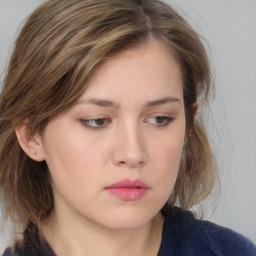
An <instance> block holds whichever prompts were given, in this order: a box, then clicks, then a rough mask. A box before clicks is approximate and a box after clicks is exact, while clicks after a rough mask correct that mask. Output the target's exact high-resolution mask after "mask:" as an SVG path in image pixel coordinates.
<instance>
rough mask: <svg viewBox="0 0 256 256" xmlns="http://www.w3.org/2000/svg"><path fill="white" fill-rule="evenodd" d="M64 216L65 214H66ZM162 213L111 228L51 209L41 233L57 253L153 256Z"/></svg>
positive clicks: (158, 239)
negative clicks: (127, 226) (138, 224)
mask: <svg viewBox="0 0 256 256" xmlns="http://www.w3.org/2000/svg"><path fill="white" fill-rule="evenodd" d="M65 217H66V216H65ZM162 228H163V216H162V214H161V213H159V214H157V215H156V216H155V217H154V218H153V219H151V221H150V222H148V223H146V224H145V225H143V226H142V227H139V228H136V229H128V230H113V229H108V228H105V227H102V226H98V225H97V224H94V223H88V222H87V223H81V222H79V223H78V222H77V223H76V222H75V221H74V219H72V221H68V220H67V219H66V218H65V221H64V218H63V217H60V216H56V213H53V215H52V218H51V221H50V222H49V223H48V224H47V225H45V226H43V227H42V233H43V235H44V237H45V239H46V241H47V242H48V244H49V245H50V246H51V248H52V249H53V251H54V252H55V254H56V255H61V256H65V255H77V256H80V255H81V256H82V255H95V256H98V255H105V256H117V255H118V256H119V255H122V256H126V255H129V256H130V255H134V256H137V255H138V256H143V255H147V256H156V255H157V253H158V251H159V248H160V244H161V238H162Z"/></svg>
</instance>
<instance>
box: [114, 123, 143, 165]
mask: <svg viewBox="0 0 256 256" xmlns="http://www.w3.org/2000/svg"><path fill="white" fill-rule="evenodd" d="M117 130H118V131H117V137H116V145H117V146H116V150H115V152H114V161H115V163H116V164H118V165H127V166H129V167H136V166H142V165H144V164H145V162H146V158H147V157H146V148H145V141H144V135H143V131H142V129H141V127H140V125H139V124H138V123H137V122H134V121H131V120H130V121H126V122H122V123H121V124H120V125H119V126H118V128H117Z"/></svg>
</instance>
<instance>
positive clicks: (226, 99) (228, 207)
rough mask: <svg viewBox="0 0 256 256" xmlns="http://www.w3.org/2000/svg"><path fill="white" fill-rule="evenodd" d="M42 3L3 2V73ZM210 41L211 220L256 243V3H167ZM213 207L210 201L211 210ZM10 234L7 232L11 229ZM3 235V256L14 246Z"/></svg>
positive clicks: (228, 0)
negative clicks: (215, 169) (216, 174)
mask: <svg viewBox="0 0 256 256" xmlns="http://www.w3.org/2000/svg"><path fill="white" fill-rule="evenodd" d="M43 2H44V1H43V0H0V72H1V73H3V72H4V68H5V65H6V62H7V60H8V56H9V55H10V52H11V45H12V42H13V40H14V38H15V37H16V35H17V33H18V29H19V28H20V27H21V25H20V24H21V22H23V21H24V19H25V17H26V16H27V15H28V14H29V13H30V12H31V11H32V10H33V9H34V8H35V7H36V6H38V5H39V4H40V3H43ZM166 2H168V3H171V4H173V6H174V7H175V8H176V9H177V10H178V11H179V12H180V13H181V14H182V15H183V16H184V17H185V18H186V19H187V20H188V21H189V22H190V23H191V24H192V26H193V27H194V28H195V29H196V30H197V31H198V32H199V33H200V34H202V35H203V37H204V38H205V39H206V40H207V41H208V44H209V47H210V55H211V58H212V62H213V65H214V70H215V76H216V78H215V79H216V80H215V83H216V98H215V101H214V103H213V105H212V107H211V111H210V115H209V120H208V128H209V131H210V135H211V141H212V144H213V145H214V150H215V152H216V157H217V160H218V164H219V169H220V178H221V183H222V186H221V188H222V190H221V197H220V200H219V203H218V207H217V209H216V211H215V212H214V213H213V214H212V215H211V214H210V211H207V208H206V211H205V216H206V218H207V219H210V220H211V221H214V222H216V223H218V224H220V225H223V226H227V227H230V228H232V229H234V230H236V231H237V232H239V233H242V234H244V235H245V236H247V237H249V238H250V239H252V240H253V241H254V242H256V215H255V212H256V161H255V159H256V114H255V113H256V100H255V97H256V0H215V1H212V0H179V1H178V0H166ZM207 205H208V207H209V208H210V207H211V206H212V205H210V201H209V203H208V204H207V202H206V206H207ZM7 231H8V229H7ZM7 233H8V232H6V233H4V232H3V231H2V230H1V232H0V253H1V252H2V250H3V248H4V247H5V246H6V243H8V241H9V236H8V234H7Z"/></svg>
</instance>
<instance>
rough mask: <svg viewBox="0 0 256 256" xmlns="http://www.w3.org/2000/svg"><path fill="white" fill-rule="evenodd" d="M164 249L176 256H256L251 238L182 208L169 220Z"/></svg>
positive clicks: (169, 215)
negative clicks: (202, 218) (199, 218)
mask: <svg viewBox="0 0 256 256" xmlns="http://www.w3.org/2000/svg"><path fill="white" fill-rule="evenodd" d="M170 241H171V242H170ZM162 247H163V248H164V249H166V250H167V251H168V250H172V251H173V250H175V251H176V252H177V254H175V255H190V256H192V255H209V256H210V255H218V256H219V255H223V256H224V255H225V256H229V255H230V256H231V255H232V256H240V255H246V256H256V247H255V245H254V244H253V243H252V242H251V241H250V240H249V239H247V238H245V237H244V236H242V235H240V234H238V233H236V232H234V231H232V230H230V229H228V228H224V227H221V226H218V225H216V224H214V223H212V222H209V221H205V220H198V219H196V218H195V217H194V215H193V214H192V213H191V212H189V211H182V210H180V209H179V208H175V209H174V210H173V211H172V212H171V213H170V214H168V215H167V216H166V217H165V223H164V230H163V240H162V245H161V249H162ZM171 247H172V248H171ZM167 251H166V252H167ZM199 253H200V254H199ZM160 255H161V254H160ZM162 255H164V254H162Z"/></svg>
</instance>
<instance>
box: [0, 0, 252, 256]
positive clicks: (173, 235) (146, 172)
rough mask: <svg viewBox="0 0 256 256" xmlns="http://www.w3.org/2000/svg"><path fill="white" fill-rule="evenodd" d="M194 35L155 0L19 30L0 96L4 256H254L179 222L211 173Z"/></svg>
mask: <svg viewBox="0 0 256 256" xmlns="http://www.w3.org/2000/svg"><path fill="white" fill-rule="evenodd" d="M211 88H212V84H211V75H210V67H209V63H208V59H207V55H206V52H205V50H204V47H203V45H202V43H201V42H200V40H199V36H198V35H197V34H196V32H195V31H194V30H193V29H192V28H191V27H190V26H189V25H188V24H187V23H186V22H185V21H184V20H183V19H182V18H181V17H180V16H179V15H178V14H177V13H176V12H175V11H174V10H173V9H172V8H171V7H169V6H167V5H166V4H164V3H162V2H161V1H156V0H147V1H143V0H122V1H121V0H99V1H94V0H82V1H81V0H50V1H47V2H46V3H45V4H43V5H42V6H41V7H39V8H38V9H37V10H36V11H35V12H34V13H33V14H32V15H31V16H30V17H29V18H28V20H27V22H26V24H25V25H24V27H23V29H22V31H21V32H20V35H19V37H18V38H17V40H16V43H15V48H14V51H13V54H12V57H11V60H10V63H9V67H8V72H7V75H6V77H5V80H4V83H3V89H2V92H1V97H0V104H1V110H0V122H1V123H0V136H1V137H0V145H1V146H0V162H1V167H0V168H1V169H0V185H1V197H2V198H1V199H2V204H3V208H4V218H5V219H9V218H10V219H11V220H12V222H13V223H14V224H16V225H17V227H19V228H20V229H21V230H22V232H21V235H20V234H18V233H17V238H16V242H15V244H14V246H13V248H9V249H7V250H6V251H5V253H4V255H111V256H113V255H256V249H255V246H254V245H253V244H252V243H251V242H250V241H249V240H247V239H246V238H244V237H242V236H241V235H238V234H236V233H234V232H233V231H231V230H228V229H225V228H222V227H219V226H216V225H214V224H212V223H210V222H206V221H200V220H197V219H195V218H194V216H193V215H192V213H190V212H189V211H186V210H187V209H189V208H191V207H192V206H195V205H196V204H198V203H200V202H201V201H202V200H203V199H205V198H206V197H207V196H208V195H209V193H210V192H211V190H212V188H213V185H214V183H215V181H216V177H217V173H216V168H215V165H214V158H213V155H212V153H211V149H210V146H209V144H208V140H207V135H206V132H205V130H204V126H203V123H202V121H201V114H202V106H203V105H204V104H205V103H206V102H207V99H208V93H209V91H210V90H211Z"/></svg>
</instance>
